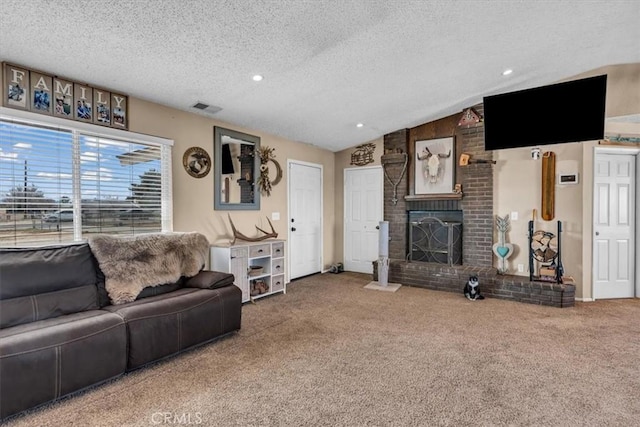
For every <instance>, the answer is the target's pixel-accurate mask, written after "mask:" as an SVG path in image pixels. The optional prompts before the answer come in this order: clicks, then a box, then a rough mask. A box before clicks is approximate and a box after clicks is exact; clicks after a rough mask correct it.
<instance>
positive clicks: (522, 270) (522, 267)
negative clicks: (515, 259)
mask: <svg viewBox="0 0 640 427" xmlns="http://www.w3.org/2000/svg"><path fill="white" fill-rule="evenodd" d="M518 273H524V264H518Z"/></svg>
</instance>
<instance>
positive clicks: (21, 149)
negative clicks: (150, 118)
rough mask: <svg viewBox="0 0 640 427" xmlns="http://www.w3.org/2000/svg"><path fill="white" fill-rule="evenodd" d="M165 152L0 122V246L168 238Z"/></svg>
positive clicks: (76, 133)
mask: <svg viewBox="0 0 640 427" xmlns="http://www.w3.org/2000/svg"><path fill="white" fill-rule="evenodd" d="M170 161H171V146H170V145H167V144H158V143H156V142H148V143H146V142H144V141H140V140H139V138H136V139H135V140H131V141H129V140H127V139H121V138H117V139H116V138H110V137H104V136H102V135H100V134H97V133H96V134H92V133H90V132H86V131H78V130H75V129H61V128H56V127H51V126H39V125H36V124H33V123H21V122H18V121H10V120H0V246H4V247H25V246H40V245H47V244H54V243H64V242H72V241H80V240H83V239H86V238H87V237H89V236H90V235H92V234H96V233H101V234H124V235H136V234H141V233H150V232H160V231H171V212H170V206H171V194H170V191H169V190H168V189H170V179H171V178H170V174H171V169H170Z"/></svg>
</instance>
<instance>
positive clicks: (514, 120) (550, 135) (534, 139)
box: [484, 75, 607, 150]
mask: <svg viewBox="0 0 640 427" xmlns="http://www.w3.org/2000/svg"><path fill="white" fill-rule="evenodd" d="M606 92H607V76H606V75H603V76H596V77H589V78H586V79H580V80H573V81H570V82H565V83H558V84H554V85H549V86H543V87H538V88H534V89H527V90H521V91H517V92H510V93H503V94H500V95H493V96H486V97H484V147H485V150H499V149H502V148H515V147H532V146H537V145H545V144H558V143H562V142H576V141H591V140H596V139H602V138H604V109H605V100H606Z"/></svg>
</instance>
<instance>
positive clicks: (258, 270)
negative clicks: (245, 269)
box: [249, 265, 264, 277]
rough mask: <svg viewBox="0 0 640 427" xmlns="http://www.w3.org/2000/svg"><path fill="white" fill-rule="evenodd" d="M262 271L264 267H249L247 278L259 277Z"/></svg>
mask: <svg viewBox="0 0 640 427" xmlns="http://www.w3.org/2000/svg"><path fill="white" fill-rule="evenodd" d="M263 271H264V267H262V266H260V265H250V266H249V277H254V276H259V275H261V274H262V272H263Z"/></svg>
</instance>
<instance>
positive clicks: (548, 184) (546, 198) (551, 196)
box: [540, 151, 556, 221]
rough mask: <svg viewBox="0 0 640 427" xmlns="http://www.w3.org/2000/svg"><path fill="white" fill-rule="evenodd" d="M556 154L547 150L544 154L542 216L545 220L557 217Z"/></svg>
mask: <svg viewBox="0 0 640 427" xmlns="http://www.w3.org/2000/svg"><path fill="white" fill-rule="evenodd" d="M555 179H556V154H555V153H554V152H553V151H546V152H545V153H544V154H543V155H542V209H541V212H540V214H541V216H542V219H543V220H545V221H551V220H552V219H553V218H554V217H555V190H556V182H555Z"/></svg>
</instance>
